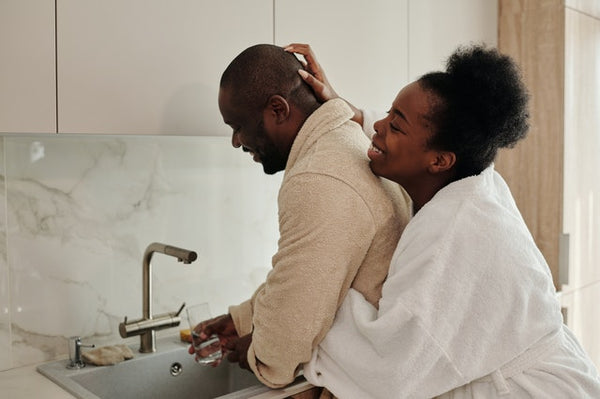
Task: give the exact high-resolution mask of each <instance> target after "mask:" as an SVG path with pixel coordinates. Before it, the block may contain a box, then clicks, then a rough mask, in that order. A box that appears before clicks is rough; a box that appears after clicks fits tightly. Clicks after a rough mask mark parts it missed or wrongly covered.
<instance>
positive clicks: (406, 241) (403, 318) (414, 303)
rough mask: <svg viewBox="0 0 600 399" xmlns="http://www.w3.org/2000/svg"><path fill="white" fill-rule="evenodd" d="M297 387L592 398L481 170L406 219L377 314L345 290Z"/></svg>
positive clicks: (493, 178) (596, 386) (381, 393)
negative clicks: (307, 384)
mask: <svg viewBox="0 0 600 399" xmlns="http://www.w3.org/2000/svg"><path fill="white" fill-rule="evenodd" d="M304 375H305V376H306V378H307V379H308V381H310V382H311V383H313V384H315V385H321V386H326V387H327V388H328V389H329V390H330V391H331V392H332V393H333V394H335V395H336V396H337V397H339V398H342V399H351V398H360V399H365V398H382V399H391V398H432V397H441V398H485V399H489V398H496V397H508V398H552V399H559V398H578V399H579V398H600V380H599V378H598V373H597V371H596V369H595V367H594V365H593V364H592V362H591V361H590V360H589V358H588V357H587V356H586V354H585V353H584V352H583V350H582V349H581V347H580V346H579V344H578V343H577V341H576V339H575V338H574V337H573V335H572V334H571V332H570V331H569V330H568V329H567V327H566V326H564V325H563V323H562V316H561V312H560V305H559V302H558V300H557V298H556V293H555V290H554V286H553V284H552V278H551V275H550V272H549V269H548V266H547V264H546V262H545V260H544V258H543V257H542V254H541V253H540V251H539V250H538V248H537V247H536V245H535V243H534V241H533V238H532V237H531V234H530V233H529V230H528V229H527V227H526V225H525V223H524V221H523V219H522V217H521V215H520V213H519V211H518V209H517V207H516V205H515V203H514V200H513V198H512V196H511V194H510V191H509V189H508V187H507V185H506V183H505V182H504V180H503V179H502V178H501V177H500V175H499V174H498V173H496V172H495V171H494V169H493V166H492V167H489V168H488V169H486V170H485V171H484V172H482V173H481V174H480V175H478V176H473V177H468V178H465V179H462V180H459V181H457V182H454V183H452V184H450V185H448V186H447V187H445V188H444V189H442V190H440V191H439V192H438V193H437V194H436V195H435V196H434V198H433V199H432V200H431V201H430V202H429V203H427V204H426V205H425V206H424V207H423V208H422V209H421V210H420V211H419V212H418V213H417V214H416V215H415V216H414V218H413V219H412V220H411V222H410V223H409V224H408V226H407V227H406V230H405V231H404V233H403V235H402V237H401V239H400V241H399V243H398V247H397V248H396V251H395V253H394V257H393V259H392V264H391V268H390V274H389V277H388V279H387V281H386V283H385V285H384V287H383V297H382V299H381V300H380V303H379V311H377V310H376V309H375V308H374V307H373V306H372V305H370V304H369V303H368V302H366V301H365V300H364V298H363V297H362V295H361V294H360V293H358V292H356V291H354V290H351V291H350V292H349V294H348V295H347V297H346V299H345V301H344V303H343V305H342V307H341V308H340V310H339V311H338V314H337V316H336V320H335V323H334V325H333V327H332V328H331V330H330V331H329V333H328V334H327V336H326V338H325V339H324V340H323V341H322V342H321V344H320V345H319V347H318V349H317V350H315V351H314V352H313V357H312V360H311V361H310V363H308V364H306V365H305V368H304ZM503 395H506V396H503Z"/></svg>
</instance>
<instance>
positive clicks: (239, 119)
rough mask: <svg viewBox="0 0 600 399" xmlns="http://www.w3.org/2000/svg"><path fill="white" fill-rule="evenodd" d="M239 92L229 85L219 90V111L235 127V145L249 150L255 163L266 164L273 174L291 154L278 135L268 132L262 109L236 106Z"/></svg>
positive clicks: (266, 169)
mask: <svg viewBox="0 0 600 399" xmlns="http://www.w3.org/2000/svg"><path fill="white" fill-rule="evenodd" d="M234 97H235V93H234V91H233V90H231V89H229V88H226V89H223V88H222V89H220V90H219V110H220V111H221V116H223V121H224V122H225V124H227V125H229V126H230V127H231V128H232V129H233V134H232V136H231V144H232V145H233V146H234V147H235V148H240V147H242V150H243V151H244V152H249V153H250V155H252V157H253V159H254V161H255V162H260V163H262V165H263V170H264V172H265V173H266V174H269V175H272V174H274V173H277V172H279V171H281V170H284V169H285V165H286V163H287V158H288V154H287V153H284V152H282V151H281V150H280V149H279V148H278V146H277V137H276V136H277V135H276V134H274V133H272V132H269V131H267V129H265V125H264V123H263V114H262V112H261V111H252V110H251V109H249V108H250V107H248V106H243V105H241V106H240V105H236V102H235V101H234Z"/></svg>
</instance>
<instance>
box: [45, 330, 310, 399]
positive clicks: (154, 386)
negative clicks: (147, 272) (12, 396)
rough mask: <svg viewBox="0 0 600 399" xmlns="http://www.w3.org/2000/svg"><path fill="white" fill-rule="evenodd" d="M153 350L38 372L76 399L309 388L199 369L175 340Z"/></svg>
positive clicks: (199, 397) (232, 396)
mask: <svg viewBox="0 0 600 399" xmlns="http://www.w3.org/2000/svg"><path fill="white" fill-rule="evenodd" d="M156 346H157V351H156V352H154V353H139V352H137V346H135V347H134V346H132V350H133V352H134V353H135V357H134V358H133V359H131V360H127V361H124V362H121V363H118V364H115V365H113V366H99V367H98V366H91V365H88V366H86V367H84V368H82V369H79V370H70V369H67V368H66V365H67V363H68V360H59V361H54V362H50V363H45V364H42V365H40V366H38V368H37V370H38V371H39V372H40V373H41V374H43V375H44V376H46V377H48V378H49V379H50V380H52V381H53V382H55V383H56V384H58V385H60V386H61V387H62V388H63V389H65V390H67V391H68V392H70V393H71V394H72V395H74V396H76V397H77V398H80V399H109V398H111V399H112V398H122V399H128V398H132V399H133V398H136V399H137V398H148V399H152V398H157V399H158V398H161V399H162V398H177V399H188V398H189V399H191V398H195V399H204V398H206V399H208V398H223V399H225V398H227V399H236V398H256V399H258V398H273V399H274V398H278V397H279V398H285V397H287V396H289V395H291V394H293V393H296V392H301V391H302V390H305V389H307V388H309V387H310V385H309V384H308V383H307V382H306V381H305V380H304V379H303V378H302V377H300V378H299V379H298V380H296V381H295V382H294V384H292V385H291V386H289V387H288V388H286V389H282V390H271V389H269V388H268V387H266V386H264V385H262V384H261V383H260V382H259V381H258V379H257V378H256V377H255V376H254V374H252V373H251V372H249V371H247V370H243V369H241V368H240V367H239V366H238V365H237V364H230V363H228V362H227V361H224V362H223V363H221V365H219V366H218V367H210V366H202V365H199V364H197V363H196V362H195V361H194V359H193V356H191V355H189V354H188V353H187V348H188V345H186V344H184V343H181V342H179V340H178V337H177V338H162V339H159V340H157V345H156ZM278 392H280V393H281V395H279V394H277V393H278Z"/></svg>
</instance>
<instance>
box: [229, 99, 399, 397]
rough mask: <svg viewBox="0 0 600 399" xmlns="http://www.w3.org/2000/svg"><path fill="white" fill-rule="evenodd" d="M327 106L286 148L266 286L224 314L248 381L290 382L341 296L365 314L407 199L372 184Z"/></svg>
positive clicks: (348, 127)
mask: <svg viewBox="0 0 600 399" xmlns="http://www.w3.org/2000/svg"><path fill="white" fill-rule="evenodd" d="M352 115H353V113H352V111H351V110H350V108H349V107H348V106H347V105H346V103H345V102H344V101H343V100H340V99H337V100H331V101H328V102H327V103H325V104H323V105H322V106H321V107H319V109H317V110H316V111H315V112H314V113H313V114H312V115H311V116H310V117H309V118H308V119H307V120H306V122H305V123H304V125H303V126H302V128H301V130H300V131H299V132H298V135H297V137H296V139H295V141H294V144H293V145H292V149H291V152H290V156H289V159H288V163H287V165H286V169H285V175H284V178H283V181H282V184H281V188H280V191H279V197H278V206H279V233H280V238H279V243H278V251H277V253H276V254H275V255H274V256H273V259H272V267H273V268H272V270H271V271H270V273H269V274H268V276H267V279H266V282H265V283H264V284H263V285H262V286H260V287H259V288H258V289H257V291H256V292H255V293H254V295H253V296H252V298H251V299H250V300H248V301H246V302H244V303H242V304H241V305H238V306H232V307H230V309H229V311H230V313H231V315H232V318H233V320H234V323H235V326H236V330H237V332H238V334H239V335H240V336H243V335H245V334H248V333H250V332H251V331H252V332H253V335H252V344H251V346H250V348H249V350H248V361H249V364H250V366H251V368H252V370H253V371H254V373H255V374H256V376H257V377H258V378H259V379H260V380H261V381H262V382H263V383H264V384H266V385H268V386H270V387H282V386H284V385H287V384H289V383H291V382H292V381H293V379H294V377H295V376H296V374H297V372H298V371H299V369H300V368H301V365H302V364H303V363H305V362H308V361H309V360H310V357H311V353H312V350H313V349H314V348H315V347H316V345H317V344H318V343H319V342H320V341H321V339H322V338H323V337H324V336H325V333H326V332H327V330H328V329H329V327H330V326H331V323H332V322H333V319H334V316H335V313H336V311H337V309H338V307H339V305H340V304H341V302H342V300H343V299H344V297H345V296H346V293H347V292H348V289H349V288H350V287H353V288H355V289H356V290H357V291H359V292H361V293H362V294H363V295H364V297H365V298H367V301H369V303H371V304H372V305H374V306H377V302H378V301H379V298H380V297H381V287H382V284H383V281H384V280H385V277H386V276H387V272H388V269H389V263H390V260H391V257H392V254H393V252H394V248H395V245H396V243H397V241H398V239H399V237H400V234H401V232H402V230H403V228H404V226H405V225H406V223H407V222H408V219H409V217H410V200H409V199H408V197H407V196H406V194H405V193H404V192H403V191H401V190H400V189H399V187H398V185H396V184H394V183H392V182H389V181H385V180H383V179H380V178H378V177H376V176H374V175H373V173H372V172H371V170H370V168H369V160H368V158H367V156H366V151H367V148H368V146H369V140H368V139H367V138H366V136H365V135H364V134H363V132H362V130H361V128H360V126H359V125H358V124H356V123H354V122H352V121H351V120H350V118H351V117H352Z"/></svg>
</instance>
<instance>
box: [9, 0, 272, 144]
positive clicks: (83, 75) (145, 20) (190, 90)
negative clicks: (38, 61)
mask: <svg viewBox="0 0 600 399" xmlns="http://www.w3.org/2000/svg"><path fill="white" fill-rule="evenodd" d="M14 1H18V0H14ZM272 42H273V2H272V0H253V1H247V0H226V1H225V0H195V1H192V0H169V1H164V0H127V1H122V0H102V1H92V0H60V1H58V2H57V43H58V45H57V48H58V74H57V87H58V94H57V97H58V104H59V107H58V131H59V133H107V134H162V135H229V134H230V131H229V129H228V128H227V127H226V126H225V125H224V124H223V122H222V120H221V116H220V113H219V109H218V105H217V95H218V85H219V79H220V77H221V73H222V72H223V70H224V69H225V68H226V66H227V65H228V64H229V62H230V61H231V60H232V59H233V58H234V57H235V56H236V55H237V54H238V53H239V52H240V51H242V50H243V49H244V48H246V47H248V46H250V45H252V44H256V43H272Z"/></svg>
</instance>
